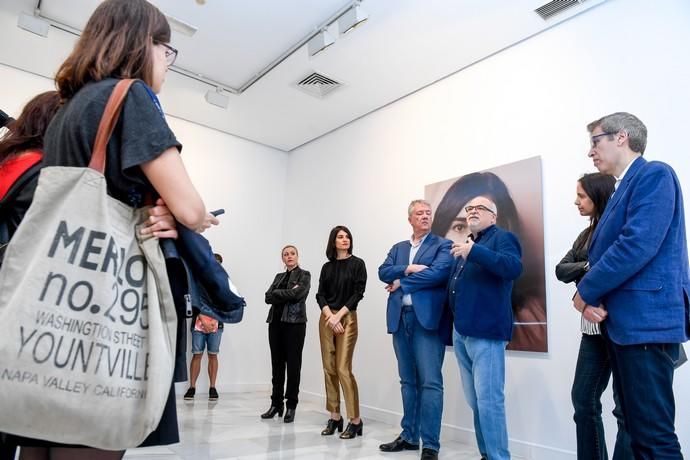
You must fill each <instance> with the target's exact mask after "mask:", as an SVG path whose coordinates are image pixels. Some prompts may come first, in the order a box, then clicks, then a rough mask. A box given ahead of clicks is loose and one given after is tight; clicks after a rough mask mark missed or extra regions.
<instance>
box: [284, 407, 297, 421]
mask: <svg viewBox="0 0 690 460" xmlns="http://www.w3.org/2000/svg"><path fill="white" fill-rule="evenodd" d="M294 421H295V409H290V408H289V407H288V408H287V409H286V410H285V417H284V418H283V423H292V422H294Z"/></svg>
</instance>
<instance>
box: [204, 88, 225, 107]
mask: <svg viewBox="0 0 690 460" xmlns="http://www.w3.org/2000/svg"><path fill="white" fill-rule="evenodd" d="M205 98H206V102H208V103H209V104H211V105H215V106H216V107H220V108H221V109H227V108H228V103H229V102H230V97H229V96H226V95H225V94H223V90H222V89H221V88H215V89H209V90H208V91H206V96H205Z"/></svg>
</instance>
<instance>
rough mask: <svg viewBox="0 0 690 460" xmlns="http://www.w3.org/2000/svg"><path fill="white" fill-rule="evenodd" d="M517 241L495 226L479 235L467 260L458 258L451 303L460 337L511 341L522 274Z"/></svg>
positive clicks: (455, 265) (507, 232)
mask: <svg viewBox="0 0 690 460" xmlns="http://www.w3.org/2000/svg"><path fill="white" fill-rule="evenodd" d="M521 257H522V249H521V248H520V242H519V241H518V239H517V237H516V236H515V235H514V234H513V233H511V232H509V231H507V230H503V229H502V228H499V227H496V226H495V225H492V226H491V227H488V228H486V229H484V231H482V232H480V234H479V235H478V237H477V239H476V241H475V243H474V246H472V250H471V251H470V253H469V254H468V255H467V260H465V259H463V258H462V257H458V258H457V259H456V261H455V264H454V266H453V271H452V275H451V278H450V280H449V282H448V303H449V305H450V306H451V309H452V311H453V316H454V320H453V324H454V326H455V330H456V331H458V333H459V334H462V335H466V336H469V337H478V338H482V339H491V340H505V341H510V339H511V337H512V335H513V308H512V304H511V300H510V297H511V294H512V291H513V281H515V280H516V279H517V278H518V277H519V276H520V273H522V262H521V260H520V258H521Z"/></svg>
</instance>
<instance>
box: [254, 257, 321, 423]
mask: <svg viewBox="0 0 690 460" xmlns="http://www.w3.org/2000/svg"><path fill="white" fill-rule="evenodd" d="M281 258H282V259H283V264H284V265H285V271H284V272H280V273H278V274H277V275H276V276H275V278H274V279H273V282H272V283H271V286H269V288H268V291H266V303H267V304H270V305H271V309H270V310H269V311H268V318H266V322H267V323H268V344H269V346H270V347H271V374H272V379H271V381H272V383H273V391H272V392H271V407H269V409H268V410H267V411H266V412H264V413H263V414H261V418H263V419H269V418H273V417H275V415H276V414H278V415H279V416H281V415H283V408H284V406H283V401H284V400H285V406H287V411H286V412H285V417H284V418H283V422H285V423H292V422H294V421H295V409H296V408H297V402H298V395H299V382H300V373H301V371H302V349H303V348H304V338H305V335H306V331H307V304H306V300H307V295H309V288H310V285H311V274H310V273H309V272H308V271H307V270H303V269H302V268H301V267H300V266H299V253H298V251H297V247H295V246H293V245H291V244H289V245H287V246H285V247H284V248H283V250H282V251H281ZM286 371H287V386H286V383H285V373H286Z"/></svg>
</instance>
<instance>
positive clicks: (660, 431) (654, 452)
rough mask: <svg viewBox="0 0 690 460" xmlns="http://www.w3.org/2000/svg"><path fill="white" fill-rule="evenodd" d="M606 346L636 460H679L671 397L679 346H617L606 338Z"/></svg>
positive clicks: (659, 344) (668, 344)
mask: <svg viewBox="0 0 690 460" xmlns="http://www.w3.org/2000/svg"><path fill="white" fill-rule="evenodd" d="M602 329H604V336H605V337H606V335H605V328H602ZM606 345H607V347H608V350H609V356H610V357H611V368H612V370H613V385H614V387H615V388H616V389H617V390H618V396H619V398H620V402H621V406H622V408H623V417H624V419H625V426H626V427H627V429H628V433H630V439H631V443H632V450H633V455H634V457H635V459H636V460H682V458H683V456H682V454H681V453H680V444H679V443H678V437H677V436H676V433H675V416H676V403H675V400H674V397H673V371H674V366H675V364H676V363H677V362H678V359H679V357H680V345H679V344H677V343H648V344H639V345H618V344H616V343H614V342H613V341H612V340H610V339H609V338H608V337H606Z"/></svg>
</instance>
